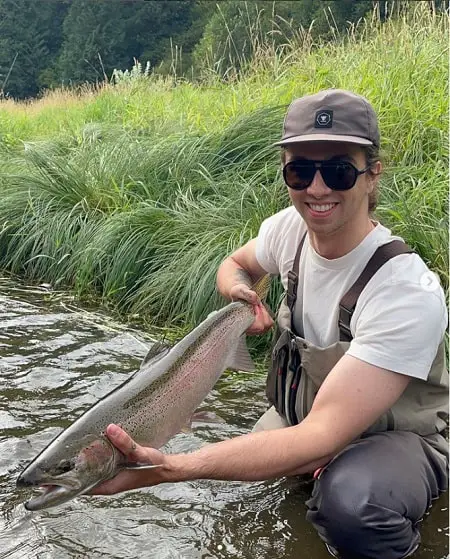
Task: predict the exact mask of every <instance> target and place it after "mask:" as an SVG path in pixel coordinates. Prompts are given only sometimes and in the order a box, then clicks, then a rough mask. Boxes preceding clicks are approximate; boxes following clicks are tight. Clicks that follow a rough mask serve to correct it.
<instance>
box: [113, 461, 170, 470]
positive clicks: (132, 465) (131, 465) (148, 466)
mask: <svg viewBox="0 0 450 559" xmlns="http://www.w3.org/2000/svg"><path fill="white" fill-rule="evenodd" d="M155 468H162V464H141V463H140V462H129V463H127V464H124V465H123V466H121V468H120V469H121V470H153V469H155Z"/></svg>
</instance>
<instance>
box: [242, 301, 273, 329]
mask: <svg viewBox="0 0 450 559" xmlns="http://www.w3.org/2000/svg"><path fill="white" fill-rule="evenodd" d="M253 308H254V310H255V320H254V322H253V324H252V325H251V326H250V328H249V329H248V330H247V334H249V335H255V334H264V332H267V331H268V330H270V329H271V328H272V326H273V319H272V317H271V316H270V314H269V313H268V311H267V309H266V308H265V307H264V305H263V304H262V303H259V304H257V305H255V306H254V307H253Z"/></svg>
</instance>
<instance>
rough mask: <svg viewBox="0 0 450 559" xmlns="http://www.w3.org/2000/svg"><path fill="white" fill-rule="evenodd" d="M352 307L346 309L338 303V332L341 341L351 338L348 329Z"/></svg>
mask: <svg viewBox="0 0 450 559" xmlns="http://www.w3.org/2000/svg"><path fill="white" fill-rule="evenodd" d="M352 315H353V309H347V307H344V306H343V305H342V304H340V305H339V321H338V324H339V334H340V336H339V337H340V339H341V341H346V342H350V341H351V340H352V339H353V336H352V332H351V330H350V321H351V319H352Z"/></svg>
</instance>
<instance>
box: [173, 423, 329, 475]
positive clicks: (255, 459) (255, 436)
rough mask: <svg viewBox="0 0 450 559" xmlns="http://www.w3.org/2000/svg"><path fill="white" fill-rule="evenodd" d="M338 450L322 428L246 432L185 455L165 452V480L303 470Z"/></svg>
mask: <svg viewBox="0 0 450 559" xmlns="http://www.w3.org/2000/svg"><path fill="white" fill-rule="evenodd" d="M337 451H338V448H337V447H336V445H335V443H334V441H333V440H332V437H330V436H329V435H327V434H325V432H324V430H323V429H322V428H320V427H319V428H318V429H314V428H311V426H306V425H305V426H304V427H303V426H299V425H298V426H295V427H287V428H284V429H277V430H273V431H263V432H258V433H250V434H248V435H243V436H240V437H236V438H234V439H230V440H227V441H223V442H220V443H215V444H211V445H208V446H205V447H203V448H201V449H200V450H198V451H196V452H193V453H191V454H188V455H173V456H167V472H166V475H167V481H185V480H190V479H221V480H230V481H258V480H266V479H273V478H277V477H283V476H286V475H295V474H301V473H307V472H310V471H313V470H315V469H316V468H318V467H320V466H322V465H324V464H326V463H327V462H328V461H329V459H330V457H331V456H333V455H334V454H335V453H336V452H337Z"/></svg>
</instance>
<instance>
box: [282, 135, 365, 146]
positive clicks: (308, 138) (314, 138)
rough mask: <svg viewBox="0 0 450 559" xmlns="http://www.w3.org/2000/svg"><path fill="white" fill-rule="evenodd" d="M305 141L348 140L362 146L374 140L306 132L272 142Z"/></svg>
mask: <svg viewBox="0 0 450 559" xmlns="http://www.w3.org/2000/svg"><path fill="white" fill-rule="evenodd" d="M303 142H348V143H349V144H358V145H360V146H372V145H373V142H371V141H370V140H368V139H367V138H360V137H358V136H339V135H337V134H306V135H304V136H292V137H291V138H285V139H284V140H280V141H279V142H275V143H274V144H272V145H273V146H287V145H289V144H298V143H303Z"/></svg>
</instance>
